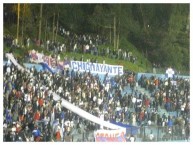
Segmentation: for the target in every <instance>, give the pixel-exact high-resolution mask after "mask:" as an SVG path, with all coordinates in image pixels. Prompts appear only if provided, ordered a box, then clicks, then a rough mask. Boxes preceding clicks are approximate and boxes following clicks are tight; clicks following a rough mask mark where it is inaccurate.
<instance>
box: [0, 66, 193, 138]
mask: <svg viewBox="0 0 193 145" xmlns="http://www.w3.org/2000/svg"><path fill="white" fill-rule="evenodd" d="M132 75H133V76H132ZM131 76H132V78H134V77H135V74H128V73H127V74H124V75H123V76H116V77H112V78H111V77H109V76H108V74H106V75H105V77H104V78H103V79H102V78H100V77H99V75H93V74H91V73H89V72H85V73H80V72H74V71H73V70H68V69H67V70H64V71H63V72H62V73H61V74H59V73H56V74H52V73H50V72H47V71H42V72H37V71H36V69H35V68H31V69H28V70H27V72H26V71H25V72H22V71H21V70H18V69H17V68H16V67H15V66H14V65H13V64H11V63H8V64H6V65H5V66H4V75H3V81H4V85H3V86H4V87H3V105H4V115H3V117H4V122H3V128H4V134H3V135H4V141H65V136H70V135H71V134H72V132H73V130H74V129H76V130H78V132H79V133H82V132H89V131H94V130H97V129H100V126H99V125H97V124H94V123H91V122H89V121H87V120H85V119H83V118H81V117H79V116H78V115H76V114H74V113H73V112H71V111H69V110H67V109H66V108H64V107H62V105H61V101H54V100H53V94H52V93H51V92H56V93H57V94H58V95H60V96H61V97H62V98H63V99H65V100H67V101H69V102H70V103H72V104H74V105H76V106H78V107H80V108H81V109H83V110H85V111H87V112H89V113H91V114H93V115H95V116H97V117H100V116H101V115H104V120H105V121H115V122H122V123H125V124H130V125H133V126H143V125H152V124H155V125H158V126H162V127H163V126H167V127H168V130H169V129H170V127H172V126H173V125H176V124H179V126H180V128H176V130H177V129H178V131H180V132H181V133H183V132H184V137H185V138H186V139H188V138H189V128H188V127H186V128H185V126H188V124H189V119H190V118H189V117H190V114H189V109H190V108H189V82H188V81H187V80H184V79H177V83H176V85H171V84H170V82H171V81H170V79H167V80H164V82H162V80H159V79H158V80H159V81H158V82H157V81H156V78H149V79H148V78H146V77H145V76H142V77H141V78H140V79H139V85H140V86H142V87H145V88H147V89H150V92H152V96H150V97H148V96H147V95H146V94H143V93H142V92H140V91H138V89H137V85H136V84H137V83H136V82H135V79H131ZM167 83H168V85H167ZM128 88H130V90H131V91H130V92H127V90H128ZM152 88H153V89H152ZM50 90H51V92H50ZM168 104H169V105H168ZM159 107H162V108H164V107H165V108H166V110H167V111H178V116H177V117H174V116H170V115H166V114H161V113H160V112H159ZM168 130H166V131H165V132H168ZM173 131H174V130H173Z"/></svg>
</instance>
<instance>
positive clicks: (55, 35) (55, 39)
mask: <svg viewBox="0 0 193 145" xmlns="http://www.w3.org/2000/svg"><path fill="white" fill-rule="evenodd" d="M58 21H59V13H58V18H57V24H56V34H55V41H56V40H57V33H58Z"/></svg>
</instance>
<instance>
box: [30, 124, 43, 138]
mask: <svg viewBox="0 0 193 145" xmlns="http://www.w3.org/2000/svg"><path fill="white" fill-rule="evenodd" d="M32 134H33V136H34V141H40V140H41V136H42V134H41V132H40V130H39V129H38V127H37V126H36V127H35V128H34V130H33V131H32Z"/></svg>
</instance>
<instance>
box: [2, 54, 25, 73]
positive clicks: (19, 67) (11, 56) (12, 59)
mask: <svg viewBox="0 0 193 145" xmlns="http://www.w3.org/2000/svg"><path fill="white" fill-rule="evenodd" d="M5 56H6V57H7V58H8V59H9V60H11V62H12V63H13V64H14V65H15V66H16V67H18V69H19V70H22V71H24V68H23V67H22V66H21V65H20V64H19V63H18V62H17V61H16V60H15V58H14V56H13V54H12V53H6V54H5Z"/></svg>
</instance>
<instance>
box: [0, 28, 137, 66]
mask: <svg viewBox="0 0 193 145" xmlns="http://www.w3.org/2000/svg"><path fill="white" fill-rule="evenodd" d="M58 35H60V36H61V37H62V38H63V41H62V42H59V41H57V40H56V41H54V40H49V39H48V40H46V41H43V40H42V41H39V40H37V39H30V38H29V37H26V38H24V39H23V42H22V44H19V43H18V40H17V39H14V37H12V36H10V35H5V36H4V44H5V46H8V47H12V48H13V49H14V48H19V47H25V48H30V46H31V47H32V46H34V47H37V46H39V47H42V48H44V49H46V50H48V51H50V52H52V53H53V54H55V55H57V54H60V53H65V52H75V53H81V54H91V55H93V59H94V58H95V59H96V57H97V56H103V57H109V58H113V59H122V60H128V61H130V62H132V63H136V61H137V57H136V56H134V54H133V53H132V52H131V51H128V49H127V50H124V49H121V48H119V49H114V50H112V49H110V48H109V47H105V45H106V44H109V41H108V40H107V38H106V37H104V36H100V35H92V34H83V35H78V34H75V33H73V32H71V31H67V30H65V29H64V28H63V27H60V28H59V32H58ZM100 45H104V47H102V48H101V49H99V46H100Z"/></svg>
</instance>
